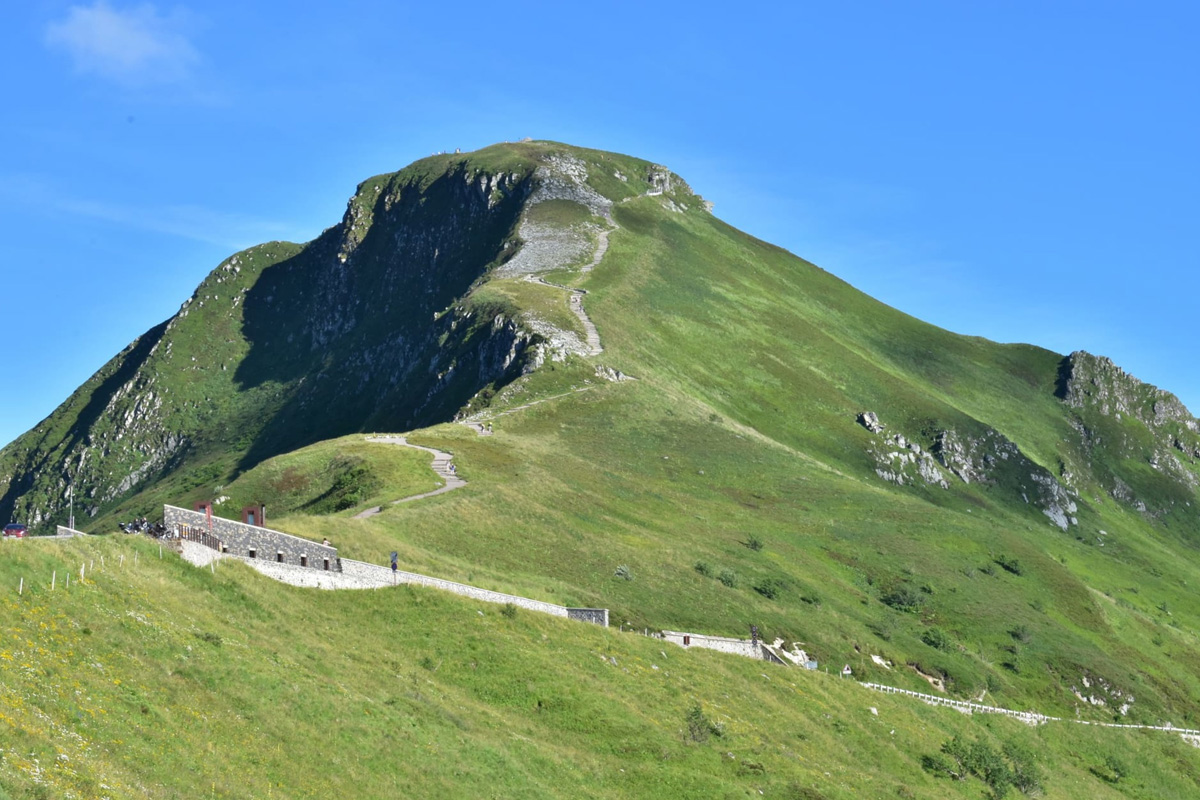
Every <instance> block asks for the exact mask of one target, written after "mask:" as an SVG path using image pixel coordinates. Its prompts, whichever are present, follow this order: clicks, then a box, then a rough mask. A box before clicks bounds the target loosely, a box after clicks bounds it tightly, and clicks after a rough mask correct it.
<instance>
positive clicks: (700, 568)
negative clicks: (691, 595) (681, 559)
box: [695, 561, 712, 578]
mask: <svg viewBox="0 0 1200 800" xmlns="http://www.w3.org/2000/svg"><path fill="white" fill-rule="evenodd" d="M695 570H696V572H699V573H700V574H701V575H703V576H704V577H706V578H711V577H712V567H710V566H709V565H708V564H707V563H706V562H704V561H697V562H696V566H695Z"/></svg>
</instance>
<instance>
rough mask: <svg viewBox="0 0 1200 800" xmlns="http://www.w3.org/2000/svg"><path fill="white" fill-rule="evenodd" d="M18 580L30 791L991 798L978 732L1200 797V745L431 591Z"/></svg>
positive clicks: (25, 772) (4, 659)
mask: <svg viewBox="0 0 1200 800" xmlns="http://www.w3.org/2000/svg"><path fill="white" fill-rule="evenodd" d="M101 558H103V559H104V565H103V566H101ZM122 559H123V561H122ZM82 562H87V563H88V564H91V563H92V562H94V563H95V567H94V568H93V569H91V571H90V573H89V574H90V577H89V578H88V579H87V581H86V582H83V583H80V582H79V581H78V580H77V578H78V567H79V564H80V563H82ZM55 570H57V577H58V584H57V588H56V589H55V591H54V592H51V591H50V590H49V586H48V581H49V576H50V574H51V572H53V571H55ZM68 571H73V572H74V574H75V577H76V580H74V581H72V583H71V585H70V587H69V588H66V587H65V586H64V584H63V576H64V573H66V572H68ZM21 576H24V577H25V579H26V590H25V594H24V595H22V596H19V597H18V596H17V595H16V593H15V591H14V590H13V587H14V581H15V580H17V579H19V577H21ZM0 586H2V587H3V590H4V593H3V595H2V596H0V603H2V604H3V608H4V610H5V617H6V623H5V625H4V629H3V631H2V632H0V676H2V678H3V679H2V680H0V723H2V724H0V787H3V788H0V796H3V797H5V798H13V800H16V799H17V798H27V797H29V798H42V797H101V796H108V797H150V798H158V797H163V798H166V797H177V796H193V797H194V796H210V797H224V798H251V797H274V796H279V797H314V798H319V797H330V796H335V795H348V796H356V797H382V796H387V795H390V794H395V793H402V794H404V795H405V796H419V797H429V796H435V795H438V796H443V797H517V796H520V797H547V798H550V797H565V796H572V797H589V798H592V797H594V798H601V797H649V796H654V797H745V796H755V797H758V796H762V797H768V798H806V800H814V799H816V798H830V800H833V799H834V798H851V797H921V798H962V797H979V796H980V795H981V794H982V793H983V791H984V789H985V788H986V784H985V783H984V781H983V780H981V779H980V778H976V777H970V778H968V779H967V780H964V781H956V780H952V779H950V778H948V777H938V776H937V775H936V774H935V772H933V771H930V770H929V769H925V768H923V767H922V760H923V759H924V758H926V757H932V758H934V759H935V760H936V759H937V757H938V754H939V751H940V748H941V747H942V746H943V745H944V744H945V743H946V742H948V741H950V740H952V738H953V737H955V736H958V737H961V738H962V740H963V741H965V742H968V743H979V742H982V743H983V744H984V745H986V746H987V748H988V749H989V750H990V751H992V752H994V753H999V752H1001V751H1002V750H1003V749H1004V748H1005V747H1006V746H1007V747H1009V749H1010V751H1011V750H1012V749H1013V748H1014V747H1016V748H1019V749H1020V750H1022V751H1025V752H1027V753H1030V754H1033V755H1032V757H1031V760H1032V762H1033V763H1034V765H1035V767H1036V770H1037V772H1038V774H1039V776H1040V783H1041V785H1042V786H1043V787H1044V794H1043V796H1045V797H1047V798H1067V797H1082V796H1088V797H1095V798H1111V797H1145V798H1157V799H1159V800H1165V799H1166V798H1186V797H1191V796H1194V795H1195V792H1196V788H1197V787H1196V785H1195V782H1194V779H1193V778H1191V777H1189V776H1190V775H1191V774H1194V772H1195V770H1196V768H1197V766H1200V757H1198V756H1197V751H1196V750H1195V749H1193V748H1191V747H1190V746H1188V745H1186V744H1184V743H1182V742H1180V741H1179V739H1178V737H1172V736H1169V735H1162V734H1148V733H1126V732H1119V731H1100V730H1095V729H1088V728H1086V727H1084V726H1076V725H1065V724H1060V725H1053V726H1052V725H1047V726H1042V727H1039V728H1029V727H1026V726H1024V725H1021V724H1020V723H1015V722H1013V721H1011V720H1007V719H995V718H980V717H976V718H971V717H965V716H963V715H961V714H956V713H954V712H951V711H946V710H939V709H933V708H929V707H927V706H924V705H922V704H912V703H907V702H904V701H901V700H898V699H895V698H892V697H888V696H883V695H878V694H875V693H871V692H868V691H867V690H864V689H861V688H859V687H857V686H855V685H853V683H852V682H850V681H844V680H842V679H839V678H835V677H833V676H827V675H825V674H824V673H808V672H803V671H796V670H786V669H784V668H780V667H772V666H769V665H764V664H761V663H756V662H753V661H748V660H744V659H739V658H734V657H726V656H721V655H718V654H714V653H704V652H698V651H688V652H685V651H683V650H679V649H675V648H673V647H670V646H665V645H663V644H662V643H660V642H657V641H655V640H652V639H647V638H644V637H641V636H638V635H634V634H622V633H620V632H618V631H616V630H612V629H609V630H604V629H599V628H595V627H592V626H588V625H583V624H573V623H570V622H567V621H564V620H557V619H554V618H549V617H542V616H540V615H536V614H532V613H525V612H518V613H517V614H516V615H515V616H512V617H510V616H507V615H505V614H503V613H500V611H499V609H498V608H497V607H495V606H478V605H475V604H472V603H470V602H469V601H465V600H461V599H459V598H455V597H453V596H448V595H444V594H441V593H438V592H435V591H431V590H430V591H423V590H419V589H406V588H400V589H396V590H381V591H376V592H362V593H355V592H337V593H329V592H325V593H323V592H317V591H302V590H296V589H290V588H288V587H285V586H282V585H279V584H275V583H273V582H271V581H267V580H264V579H262V578H261V577H260V576H258V575H256V574H254V573H251V572H250V571H249V570H247V569H245V568H242V567H240V565H228V564H222V565H221V567H219V568H218V570H217V572H216V573H215V574H212V573H210V572H208V571H203V570H196V569H194V568H192V567H189V566H187V565H185V564H182V563H181V562H179V561H178V560H177V559H175V558H173V557H170V556H168V557H164V558H163V559H162V560H160V559H159V557H158V551H157V549H156V547H155V546H154V545H153V544H152V543H150V542H147V541H144V540H133V539H131V538H124V537H120V538H115V537H109V538H105V539H93V540H87V541H75V542H70V543H65V544H64V543H52V542H35V541H30V542H25V543H22V544H17V545H12V544H10V545H6V546H5V553H4V558H3V560H0ZM481 612H482V613H481ZM667 648H670V649H667ZM872 709H874V711H873V710H872ZM876 712H877V713H876ZM943 758H944V757H943ZM760 792H761V794H760Z"/></svg>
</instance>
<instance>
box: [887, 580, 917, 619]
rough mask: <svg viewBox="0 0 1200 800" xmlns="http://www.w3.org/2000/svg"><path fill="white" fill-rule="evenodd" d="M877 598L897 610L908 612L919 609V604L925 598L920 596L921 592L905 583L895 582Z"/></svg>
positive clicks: (914, 611)
mask: <svg viewBox="0 0 1200 800" xmlns="http://www.w3.org/2000/svg"><path fill="white" fill-rule="evenodd" d="M879 599H880V600H882V601H883V603H884V605H887V606H891V607H892V608H894V609H896V610H897V611H905V612H908V613H916V612H918V611H920V610H921V606H923V605H924V604H925V598H923V597H921V593H920V592H918V591H916V590H915V589H913V588H912V587H911V586H909V585H908V584H907V583H898V584H896V585H895V586H893V587H892V588H891V589H889V590H888V591H886V592H884V593H883V594H882V595H881V596H880V598H879Z"/></svg>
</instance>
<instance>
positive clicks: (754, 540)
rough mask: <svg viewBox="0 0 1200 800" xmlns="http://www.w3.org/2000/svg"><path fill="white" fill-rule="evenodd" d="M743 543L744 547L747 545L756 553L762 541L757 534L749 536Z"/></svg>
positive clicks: (761, 547) (761, 546) (760, 548)
mask: <svg viewBox="0 0 1200 800" xmlns="http://www.w3.org/2000/svg"><path fill="white" fill-rule="evenodd" d="M745 545H746V547H749V548H750V549H751V550H753V551H754V552H756V553H757V552H758V551H759V550H762V549H763V541H762V539H759V538H758V537H757V536H751V537H750V538H748V539H747V540H746V542H745Z"/></svg>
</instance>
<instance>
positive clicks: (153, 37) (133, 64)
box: [45, 0, 200, 85]
mask: <svg viewBox="0 0 1200 800" xmlns="http://www.w3.org/2000/svg"><path fill="white" fill-rule="evenodd" d="M184 22H185V18H184V15H182V14H180V13H175V14H173V15H171V16H169V17H165V16H162V15H160V14H159V12H158V10H157V9H156V8H155V7H154V6H152V5H150V4H144V5H140V6H136V7H131V8H129V9H127V10H121V9H117V8H113V7H112V6H110V5H109V4H108V3H107V2H105V0H96V2H95V3H93V4H92V5H90V6H71V8H70V9H69V10H68V12H67V16H66V18H65V19H63V20H61V21H59V22H52V23H50V25H48V26H47V28H46V37H45V41H46V44H47V45H49V46H50V47H53V48H59V49H62V50H65V51H66V52H67V53H68V54H69V55H70V56H71V59H72V60H73V61H74V62H75V68H76V69H77V70H78V71H79V72H82V73H91V74H95V75H99V76H101V77H103V78H108V79H110V80H114V81H116V82H118V83H121V84H125V85H145V84H162V83H176V82H179V81H182V80H184V79H185V78H187V77H188V76H189V74H190V73H191V70H192V67H193V66H194V65H195V64H196V63H197V62H198V61H199V60H200V56H199V53H198V52H197V51H196V48H195V47H193V46H192V43H191V42H190V41H188V39H187V37H186V36H185V35H184V33H183V31H182V28H183V27H184V25H183V23H184Z"/></svg>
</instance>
